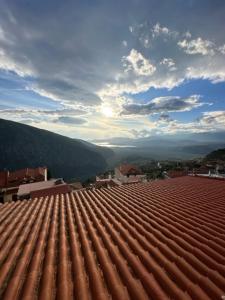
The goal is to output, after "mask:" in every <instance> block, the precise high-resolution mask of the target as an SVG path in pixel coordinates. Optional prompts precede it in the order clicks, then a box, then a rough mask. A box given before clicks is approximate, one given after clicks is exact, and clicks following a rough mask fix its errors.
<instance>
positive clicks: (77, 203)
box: [0, 177, 225, 300]
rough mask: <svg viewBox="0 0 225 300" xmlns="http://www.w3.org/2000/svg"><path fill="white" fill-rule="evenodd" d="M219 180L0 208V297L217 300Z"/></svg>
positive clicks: (220, 287)
mask: <svg viewBox="0 0 225 300" xmlns="http://www.w3.org/2000/svg"><path fill="white" fill-rule="evenodd" d="M224 213H225V182H224V181H219V180H214V179H207V178H201V177H181V178H176V179H170V180H164V181H157V182H152V183H148V184H136V185H127V186H120V187H114V188H111V189H102V190H94V191H93V190H92V191H90V190H88V191H85V190H82V191H77V192H74V193H67V194H59V195H52V196H45V197H41V198H35V199H34V200H29V201H18V202H11V203H6V204H3V205H1V206H0V298H1V299H5V300H11V299H13V300H14V299H44V300H45V299H55V298H57V299H66V300H67V299H82V300H83V299H100V300H101V299H102V300H103V299H104V300H105V299H119V300H120V299H135V300H136V299H159V300H164V299H165V300H166V299H180V300H183V299H198V300H206V299H222V298H221V297H222V296H223V295H225V214H224Z"/></svg>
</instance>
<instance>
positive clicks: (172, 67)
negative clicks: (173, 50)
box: [159, 58, 177, 71]
mask: <svg viewBox="0 0 225 300" xmlns="http://www.w3.org/2000/svg"><path fill="white" fill-rule="evenodd" d="M159 64H160V65H166V66H167V67H168V68H169V70H170V71H176V69H177V68H176V67H175V62H174V60H173V59H172V58H163V59H162V60H161V61H160V63H159Z"/></svg>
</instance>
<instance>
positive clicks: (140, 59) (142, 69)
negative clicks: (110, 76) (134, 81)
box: [122, 49, 156, 76]
mask: <svg viewBox="0 0 225 300" xmlns="http://www.w3.org/2000/svg"><path fill="white" fill-rule="evenodd" d="M122 62H123V66H124V69H125V72H134V73H135V74H136V75H140V76H149V75H152V74H153V73H154V72H155V70H156V67H155V66H153V65H152V64H151V62H150V60H148V59H146V58H145V57H144V56H143V55H142V54H141V53H140V52H138V51H137V50H135V49H132V50H131V51H130V53H129V55H128V56H123V58H122Z"/></svg>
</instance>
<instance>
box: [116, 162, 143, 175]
mask: <svg viewBox="0 0 225 300" xmlns="http://www.w3.org/2000/svg"><path fill="white" fill-rule="evenodd" d="M119 170H120V172H121V173H122V174H123V175H130V174H142V172H141V170H140V168H138V167H137V166H135V165H130V164H123V165H120V166H119Z"/></svg>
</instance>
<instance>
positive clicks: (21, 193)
mask: <svg viewBox="0 0 225 300" xmlns="http://www.w3.org/2000/svg"><path fill="white" fill-rule="evenodd" d="M69 191H70V188H69V186H68V184H66V183H65V182H64V181H63V180H62V179H61V178H60V179H52V180H48V181H40V182H34V183H27V184H21V185H20V186H19V189H18V193H17V198H18V199H19V200H23V199H30V198H32V199H34V198H36V197H44V196H46V195H49V194H51V195H55V194H58V193H59V194H63V193H68V192H69Z"/></svg>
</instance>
